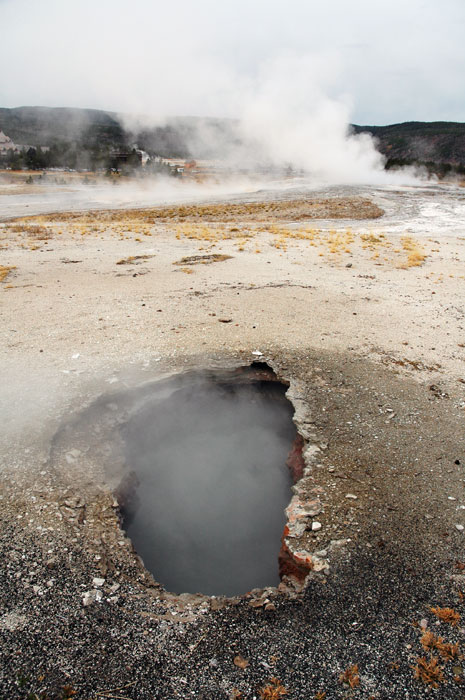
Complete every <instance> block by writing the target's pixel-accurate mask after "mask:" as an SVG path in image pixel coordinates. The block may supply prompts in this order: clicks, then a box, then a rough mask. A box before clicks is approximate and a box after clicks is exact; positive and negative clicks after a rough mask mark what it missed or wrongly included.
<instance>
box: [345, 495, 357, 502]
mask: <svg viewBox="0 0 465 700" xmlns="http://www.w3.org/2000/svg"><path fill="white" fill-rule="evenodd" d="M346 498H352V500H354V501H356V500H357V498H358V496H356V495H355V494H354V493H346Z"/></svg>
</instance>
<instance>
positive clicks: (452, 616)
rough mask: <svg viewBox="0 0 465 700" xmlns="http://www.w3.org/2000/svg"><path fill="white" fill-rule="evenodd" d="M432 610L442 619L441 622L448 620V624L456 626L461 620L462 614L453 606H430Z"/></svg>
mask: <svg viewBox="0 0 465 700" xmlns="http://www.w3.org/2000/svg"><path fill="white" fill-rule="evenodd" d="M430 609H431V612H432V613H434V614H435V615H436V617H437V618H438V619H439V620H441V622H447V624H449V625H452V626H453V627H456V626H457V625H458V624H459V622H460V615H459V613H458V612H456V611H455V610H453V609H452V608H439V607H438V608H430Z"/></svg>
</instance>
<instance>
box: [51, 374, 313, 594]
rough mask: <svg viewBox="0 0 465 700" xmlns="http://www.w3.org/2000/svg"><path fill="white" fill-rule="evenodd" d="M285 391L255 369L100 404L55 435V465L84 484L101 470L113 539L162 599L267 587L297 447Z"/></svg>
mask: <svg viewBox="0 0 465 700" xmlns="http://www.w3.org/2000/svg"><path fill="white" fill-rule="evenodd" d="M287 388H288V387H287V385H285V384H282V383H281V382H280V381H279V380H278V379H277V377H276V375H275V374H274V372H273V371H272V370H271V369H270V368H269V367H268V366H267V365H265V364H263V365H262V364H261V363H253V364H252V366H247V367H239V368H236V369H232V370H231V369H229V370H210V371H188V372H186V373H183V374H176V375H172V376H170V377H168V378H165V379H160V380H158V381H151V382H148V383H143V384H142V385H138V386H136V387H135V388H130V389H124V390H122V391H120V392H116V393H112V394H105V395H103V396H100V397H99V398H98V399H97V400H96V401H95V402H94V403H93V404H91V405H90V406H88V407H87V408H85V409H84V410H83V411H82V413H80V414H79V415H78V416H75V417H74V418H73V419H72V420H71V421H69V422H68V423H67V424H65V425H64V426H63V427H62V429H61V430H60V432H59V433H58V434H57V435H56V436H55V441H54V448H53V451H54V461H56V462H57V463H61V464H63V463H64V462H66V463H67V464H68V465H69V464H71V467H70V470H71V472H72V471H73V469H74V468H75V467H74V463H73V459H72V456H73V454H77V453H79V454H80V455H81V456H80V457H79V460H81V461H82V464H83V467H82V468H83V472H84V473H85V474H86V475H88V474H89V473H90V472H92V471H93V473H95V474H96V475H97V474H98V471H99V470H100V476H96V479H97V482H99V481H101V480H102V479H103V483H104V484H105V486H104V488H105V490H107V489H110V490H111V491H112V492H113V494H114V495H115V497H116V503H117V504H118V510H119V514H120V525H121V528H122V529H123V530H124V531H125V532H126V533H127V535H128V537H129V538H130V540H131V542H132V545H133V547H134V549H135V551H136V553H137V554H138V555H139V556H140V558H141V559H142V561H143V564H144V566H145V568H146V569H147V570H148V571H149V572H150V573H151V574H152V575H153V577H154V579H155V580H156V581H157V582H158V583H160V584H162V586H163V587H164V588H165V589H166V590H167V591H169V592H171V593H175V594H180V593H200V594H204V595H217V596H236V595H244V594H246V593H248V592H249V591H250V590H252V589H254V588H266V587H269V586H277V585H278V584H279V583H280V575H279V567H280V552H281V539H282V535H283V531H284V527H285V524H286V517H285V509H286V507H287V506H288V505H289V502H290V500H291V497H292V492H291V485H292V483H293V479H292V475H291V470H292V467H291V461H290V460H292V457H291V455H292V454H294V453H293V450H294V449H295V444H296V439H299V438H298V433H297V430H296V427H295V425H294V423H293V420H292V418H293V415H294V408H293V406H292V404H291V402H290V401H289V400H288V399H287V398H286V395H285V394H286V391H287ZM84 454H85V459H84V457H83V456H84ZM86 465H87V466H86ZM92 465H94V466H92ZM68 468H69V467H68ZM95 470H97V471H95ZM74 475H75V477H76V480H77V482H79V478H80V477H79V474H78V472H75V473H74ZM103 483H102V485H103Z"/></svg>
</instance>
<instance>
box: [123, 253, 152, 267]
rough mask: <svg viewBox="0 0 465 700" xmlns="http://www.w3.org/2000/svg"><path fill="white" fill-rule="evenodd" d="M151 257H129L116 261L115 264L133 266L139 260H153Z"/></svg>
mask: <svg viewBox="0 0 465 700" xmlns="http://www.w3.org/2000/svg"><path fill="white" fill-rule="evenodd" d="M153 257H154V256H153V255H130V256H129V257H128V258H122V259H121V260H118V262H117V263H116V264H117V265H131V264H135V265H137V263H138V262H140V261H141V260H149V258H153Z"/></svg>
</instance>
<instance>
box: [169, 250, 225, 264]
mask: <svg viewBox="0 0 465 700" xmlns="http://www.w3.org/2000/svg"><path fill="white" fill-rule="evenodd" d="M231 259H232V255H221V254H220V253H210V254H209V255H190V256H188V257H185V258H181V260H176V262H174V263H173V265H186V264H187V265H208V264H209V263H215V262H223V261H224V260H231Z"/></svg>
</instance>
